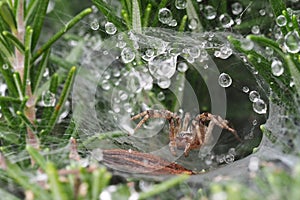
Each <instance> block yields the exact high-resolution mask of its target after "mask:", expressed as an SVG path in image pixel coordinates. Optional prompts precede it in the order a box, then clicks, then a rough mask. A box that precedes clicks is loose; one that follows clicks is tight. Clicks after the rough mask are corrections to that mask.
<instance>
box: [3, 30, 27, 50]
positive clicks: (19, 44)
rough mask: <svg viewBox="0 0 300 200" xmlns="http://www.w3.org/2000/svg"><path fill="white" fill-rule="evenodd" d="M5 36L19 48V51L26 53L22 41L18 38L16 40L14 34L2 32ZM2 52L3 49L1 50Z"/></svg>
mask: <svg viewBox="0 0 300 200" xmlns="http://www.w3.org/2000/svg"><path fill="white" fill-rule="evenodd" d="M2 34H3V36H5V38H6V39H9V40H10V41H11V42H12V43H13V44H14V45H15V47H17V49H18V50H19V51H20V52H21V53H24V52H25V47H24V45H23V44H22V42H20V40H19V39H18V38H16V37H15V36H14V35H13V34H11V33H10V32H8V31H3V32H2ZM1 51H2V49H1Z"/></svg>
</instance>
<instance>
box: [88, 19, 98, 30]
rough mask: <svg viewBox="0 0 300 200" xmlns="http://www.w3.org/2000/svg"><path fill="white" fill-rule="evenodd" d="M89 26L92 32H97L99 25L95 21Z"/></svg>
mask: <svg viewBox="0 0 300 200" xmlns="http://www.w3.org/2000/svg"><path fill="white" fill-rule="evenodd" d="M90 26H91V29H92V30H94V31H96V30H98V29H99V27H100V25H99V23H98V21H97V20H96V19H95V20H93V21H92V22H91V23H90Z"/></svg>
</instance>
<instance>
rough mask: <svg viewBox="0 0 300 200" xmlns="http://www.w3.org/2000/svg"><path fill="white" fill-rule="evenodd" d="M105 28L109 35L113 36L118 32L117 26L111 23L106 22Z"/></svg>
mask: <svg viewBox="0 0 300 200" xmlns="http://www.w3.org/2000/svg"><path fill="white" fill-rule="evenodd" d="M104 27H105V32H106V33H107V34H109V35H113V34H115V33H116V32H117V28H116V26H115V25H114V24H113V23H111V22H106V24H105V26H104Z"/></svg>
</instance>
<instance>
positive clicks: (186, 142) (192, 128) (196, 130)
mask: <svg viewBox="0 0 300 200" xmlns="http://www.w3.org/2000/svg"><path fill="white" fill-rule="evenodd" d="M141 117H142V118H143V119H142V120H141V121H140V122H139V123H138V124H137V126H136V128H135V129H134V131H136V130H137V129H138V128H140V127H141V126H142V125H143V124H144V123H145V122H146V121H147V120H148V119H149V118H164V119H166V120H168V121H169V127H170V128H169V129H170V130H169V139H170V142H169V148H170V151H171V153H172V154H173V155H174V156H176V151H175V149H176V148H178V149H184V155H185V156H186V157H187V156H188V155H189V152H190V150H192V149H200V148H201V146H202V145H204V144H207V142H208V141H209V139H210V137H211V134H212V130H213V127H214V126H215V125H217V126H219V127H221V128H222V129H227V130H228V131H230V132H231V133H232V134H233V135H234V136H235V137H236V139H237V140H238V141H241V139H240V137H239V136H238V134H237V132H236V131H235V130H234V129H233V128H230V127H229V126H228V121H227V120H224V119H222V118H221V117H220V116H218V115H213V114H211V113H208V112H204V113H202V114H199V115H197V116H196V117H195V118H194V119H192V121H191V119H190V118H191V117H190V114H189V113H186V114H185V116H184V118H183V122H181V118H180V116H178V115H177V114H176V113H173V112H171V111H168V110H146V111H144V112H141V113H139V114H137V115H135V116H133V117H132V118H131V120H136V119H138V118H141ZM181 123H183V124H181ZM207 124H208V125H207Z"/></svg>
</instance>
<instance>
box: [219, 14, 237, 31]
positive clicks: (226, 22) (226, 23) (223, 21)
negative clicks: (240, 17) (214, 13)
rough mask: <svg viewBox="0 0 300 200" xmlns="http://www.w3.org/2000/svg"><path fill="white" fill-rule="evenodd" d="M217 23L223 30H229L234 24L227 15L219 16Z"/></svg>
mask: <svg viewBox="0 0 300 200" xmlns="http://www.w3.org/2000/svg"><path fill="white" fill-rule="evenodd" d="M219 21H220V22H221V25H222V27H223V28H230V27H231V26H232V25H233V24H234V21H233V20H232V18H231V17H230V16H229V15H228V14H227V13H224V14H222V15H220V17H219Z"/></svg>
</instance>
